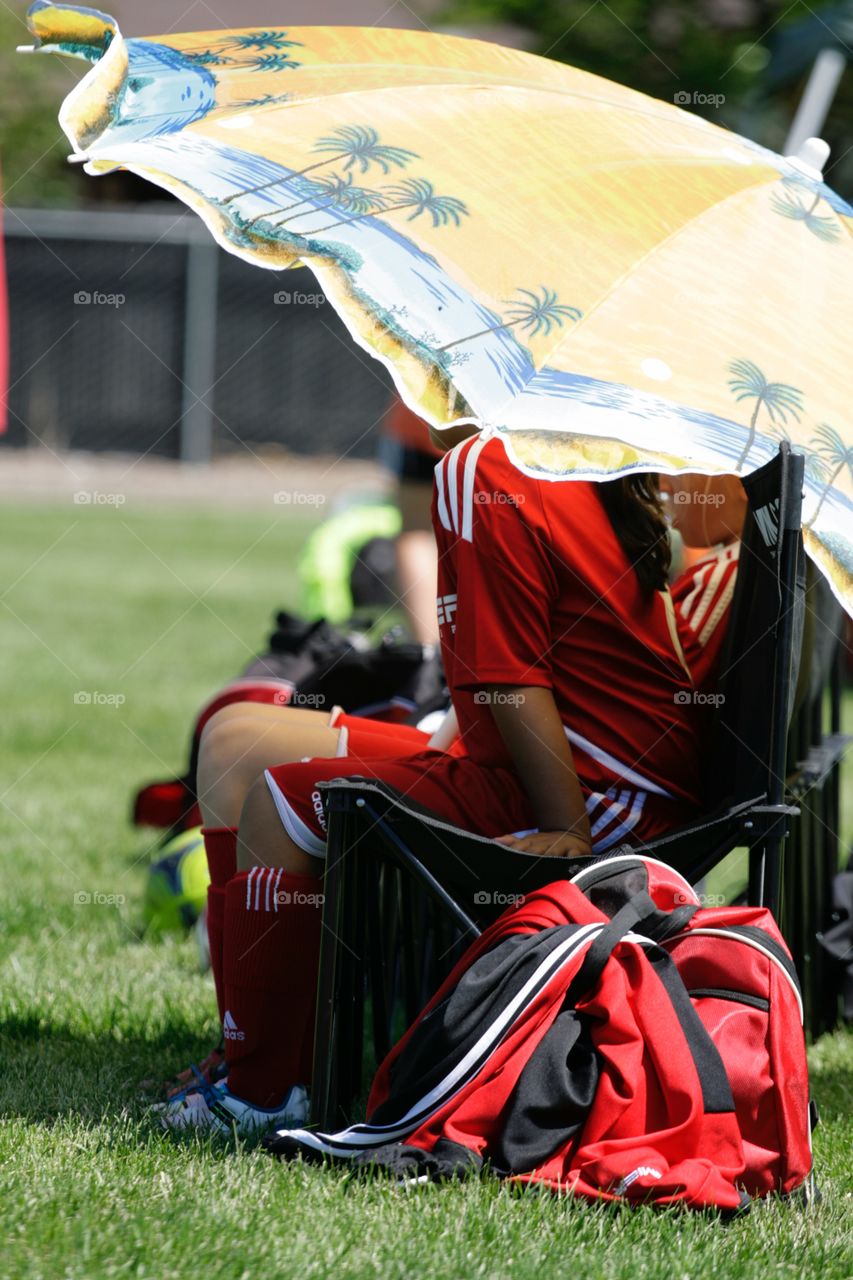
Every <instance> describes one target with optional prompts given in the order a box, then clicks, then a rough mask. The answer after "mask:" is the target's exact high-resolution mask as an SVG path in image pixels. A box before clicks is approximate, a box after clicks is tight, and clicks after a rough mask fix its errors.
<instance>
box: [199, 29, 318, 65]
mask: <svg viewBox="0 0 853 1280" xmlns="http://www.w3.org/2000/svg"><path fill="white" fill-rule="evenodd" d="M303 47H304V46H303V45H302V43H301V42H300V41H299V40H288V39H287V32H286V31H246V32H235V33H233V34H232V35H230V36H226V37H225V38H224V39H222V40H219V41H217V42H216V47H215V48H210V47H208V48H206V49H178V50H176V52H177V53H179V54H180V55H181V57H183V58H186V59H187V60H188V61H189V62H198V63H200V64H201V65H202V66H205V65H210V66H220V65H221V64H222V63H233V62H234V61H235V59H234V58H226V57H224V56H223V55H224V53H225V51H226V50H227V49H236V50H245V51H246V52H249V53H251V52H252V51H257V52H259V53H260V52H263V50H265V49H301V48H303ZM290 65H292V66H298V65H299V63H291V64H290Z"/></svg>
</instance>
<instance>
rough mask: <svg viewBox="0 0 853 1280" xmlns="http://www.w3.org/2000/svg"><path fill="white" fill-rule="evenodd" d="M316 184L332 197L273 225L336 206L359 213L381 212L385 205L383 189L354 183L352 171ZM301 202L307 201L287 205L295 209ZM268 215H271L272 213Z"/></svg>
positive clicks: (281, 210) (273, 211)
mask: <svg viewBox="0 0 853 1280" xmlns="http://www.w3.org/2000/svg"><path fill="white" fill-rule="evenodd" d="M316 185H317V187H318V188H319V189H320V191H321V192H322V193H324V194H326V195H328V196H329V197H330V198H329V199H328V200H326V201H325V202H324V203H323V204H318V205H316V206H315V207H314V208H313V209H305V210H303V212H302V213H291V214H289V215H288V217H286V218H281V219H280V220H279V221H278V222H276V223H274V224H273V225H274V226H276V227H283V226H284V224H285V223H286V222H291V221H292V220H293V219H294V218H304V217H305V216H306V214H308V213H320V212H321V211H322V210H323V209H331V208H333V207H335V206H337V208H339V209H343V210H346V212H347V213H357V214H367V213H379V212H381V211H382V210H383V209H384V207H385V197H384V196H383V195H382V193H381V191H370V190H369V189H368V188H367V187H359V186H356V185H354V183H353V180H352V174H350V173H348V174H347V175H346V177H343V176H341V175H340V174H334V175H333V176H332V177H329V178H325V179H318V180H317V184H316ZM300 204H305V201H304V200H298V201H297V202H296V205H289V206H286V207H287V208H291V209H294V208H296V207H297V205H300ZM284 212H285V210H284V209H274V210H272V213H284ZM266 216H267V217H270V216H271V214H267V215H266Z"/></svg>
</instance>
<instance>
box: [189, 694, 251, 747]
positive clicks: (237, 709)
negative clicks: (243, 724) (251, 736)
mask: <svg viewBox="0 0 853 1280" xmlns="http://www.w3.org/2000/svg"><path fill="white" fill-rule="evenodd" d="M257 706H258V703H257V702H229V704H228V706H227V707H220V708H219V710H218V711H214V713H213V715H212V716H211V717H210V719H209V720H206V721H205V725H204V728H203V729H202V731H201V740H200V743H201V746H202V747H204V743H205V740H206V739H207V738H209V737H211V736H212V735H213V734H214V733H215V732H216V731H217V730H220V729H224V728H226V727H227V726H228V725H230V724H232V723H233V721H235V720H251V719H252V716H253V710H254V708H256V707H257Z"/></svg>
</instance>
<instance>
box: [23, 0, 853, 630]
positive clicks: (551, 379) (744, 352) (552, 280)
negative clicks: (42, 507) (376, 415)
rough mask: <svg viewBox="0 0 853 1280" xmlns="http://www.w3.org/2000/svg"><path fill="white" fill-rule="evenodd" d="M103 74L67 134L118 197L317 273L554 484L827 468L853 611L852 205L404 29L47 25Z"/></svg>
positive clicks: (94, 20) (627, 104)
mask: <svg viewBox="0 0 853 1280" xmlns="http://www.w3.org/2000/svg"><path fill="white" fill-rule="evenodd" d="M28 21H29V25H30V29H31V30H32V32H33V35H34V37H35V47H36V48H37V49H38V50H39V51H41V50H52V51H55V52H63V53H71V54H76V55H78V56H82V57H84V58H87V59H89V60H90V61H91V62H92V63H93V65H92V67H91V68H90V70H89V72H88V74H87V75H86V76H85V77H84V78H83V79H82V80H81V81H80V83H79V84H78V85H77V86H76V88H75V89H74V90H73V91H72V92H71V94H69V96H68V97H67V98H66V100H65V102H64V103H63V105H62V108H61V111H60V123H61V124H62V127H63V129H64V130H65V133H66V135H67V136H68V138H69V140H70V142H71V144H72V147H73V150H74V158H75V159H77V160H79V161H82V162H84V163H85V165H86V170H87V172H89V173H92V174H99V173H105V172H108V171H110V170H113V169H115V168H125V169H128V170H131V171H132V172H134V173H137V174H140V175H142V176H144V177H145V178H147V179H149V180H150V181H151V182H154V183H156V184H157V185H158V186H160V187H163V188H165V189H166V190H167V191H170V192H172V193H173V194H175V195H176V196H178V197H179V198H180V199H181V200H183V201H185V202H186V204H188V205H189V206H190V207H191V208H192V209H194V210H195V211H196V212H197V213H198V214H199V215H200V216H201V217H202V218H203V219H204V221H205V223H206V224H207V226H208V227H209V228H210V230H211V232H212V233H213V235H214V236H215V237H216V239H217V240H218V242H219V243H220V244H221V245H222V246H223V247H224V248H226V249H227V250H229V251H230V252H232V253H235V254H237V255H238V256H240V257H242V258H245V259H246V260H248V261H250V262H254V263H257V264H258V265H259V266H264V267H270V268H276V269H280V268H282V267H290V266H296V265H300V264H303V263H304V264H306V265H308V266H310V267H311V268H312V270H313V271H314V272H315V274H316V276H317V277H318V280H319V282H320V284H321V287H322V291H323V293H324V294H325V296H326V297H327V298H328V299H329V301H330V302H331V303H332V304H333V305H334V307H335V308H336V309H337V311H338V312H339V314H340V315H341V317H342V318H343V320H344V322H345V323H346V325H347V327H348V328H349V331H350V333H351V334H352V335H353V337H354V338H355V340H356V341H357V342H358V343H359V344H361V346H363V347H364V348H365V349H367V350H368V351H369V352H371V354H373V355H374V356H376V357H377V358H378V359H379V360H381V361H382V362H383V363H384V364H385V365H386V366H387V367H388V369H389V370H390V371H391V374H392V376H393V378H394V381H395V383H396V386H397V388H398V390H399V392H400V394H401V395H402V396H403V398H404V399H405V401H406V402H407V404H408V405H409V406H410V408H412V409H413V410H414V411H416V412H417V413H418V414H420V415H421V416H422V417H423V418H424V419H426V420H427V421H428V422H430V423H431V424H433V425H436V426H444V425H447V424H451V423H455V422H462V421H473V422H475V423H476V424H477V425H478V426H481V427H483V428H485V429H487V430H490V431H493V432H497V433H500V434H501V435H502V436H503V437H504V438H505V442H506V445H507V449H508V451H509V454H510V456H511V457H512V459H513V461H514V462H515V463H516V464H517V465H518V466H520V467H522V468H523V469H525V470H527V471H529V472H532V473H534V474H537V475H543V476H547V477H567V478H572V477H583V478H594V479H600V478H602V477H605V476H613V475H618V474H625V473H628V472H631V471H636V470H639V469H656V470H662V471H665V472H670V473H674V472H677V471H679V470H699V471H706V472H708V473H715V472H721V471H734V472H746V471H751V470H752V469H754V468H755V467H757V466H759V465H760V464H762V463H764V462H766V461H767V460H768V459H769V458H770V457H771V456H772V455H773V454H774V453H775V452H776V450H777V448H778V444H779V441H780V440H781V439H788V440H790V441H791V442H792V443H793V445H794V446H795V447H796V448H797V449H798V450H801V451H802V452H803V453H804V454H805V456H806V498H805V507H804V522H805V531H804V535H805V542H806V548H807V550H808V552H809V554H810V555H811V556H812V557H813V559H814V560H815V561H816V562H817V563H818V564H819V566H820V567H821V569H822V570H823V571H824V573H825V574H826V575H827V577H828V578H829V580H830V581H831V583H832V585H833V588H834V590H835V592H836V594H837V595H838V597H839V598H840V599H841V600H842V601H843V602H844V603H845V605H846V606H847V608H848V609H849V610H851V611H853V521H851V510H853V433H851V429H850V405H851V400H853V395H851V392H853V373H851V368H853V366H851V361H850V354H849V344H850V335H851V331H853V325H851V321H853V209H852V208H851V207H850V206H849V205H848V204H847V203H845V201H844V200H842V199H841V198H840V197H839V196H838V195H836V194H835V193H834V192H833V191H832V190H831V189H830V188H829V187H828V186H827V185H826V184H825V183H824V181H823V178H822V174H821V165H822V163H823V162H824V160H825V158H826V148H825V147H824V146H823V144H821V143H820V142H818V141H817V140H812V141H810V142H809V143H808V144H806V147H805V148H804V150H803V152H802V154H801V155H800V156H799V157H795V158H783V157H780V156H778V155H776V154H774V153H773V152H771V151H768V150H766V149H764V148H762V147H759V146H757V145H756V144H754V143H752V142H750V141H748V140H747V139H744V138H742V137H739V136H738V135H736V134H732V133H729V132H727V131H726V130H724V129H722V128H720V127H718V126H716V125H714V124H712V123H710V122H708V121H706V120H704V119H701V118H699V117H697V116H696V115H694V114H692V113H690V112H687V111H684V110H681V109H679V107H678V105H676V103H677V102H678V101H680V100H681V99H683V98H685V95H684V94H679V93H676V94H675V99H676V103H665V102H660V101H657V100H654V99H651V98H648V97H646V96H644V95H642V94H639V93H635V92H633V91H632V90H630V89H627V88H625V87H624V86H622V85H618V84H614V83H611V82H609V81H606V80H603V79H601V78H600V77H597V76H593V75H590V74H587V73H586V72H582V71H578V70H575V69H573V68H571V67H569V66H565V65H563V64H560V63H556V62H552V61H549V60H548V59H545V58H539V57H535V56H533V55H530V54H527V53H522V52H520V51H518V50H512V49H506V48H501V47H498V46H496V45H491V44H487V43H483V42H479V41H475V40H467V39H464V38H459V37H451V36H443V35H436V34H432V33H429V32H412V31H398V30H382V29H378V28H365V29H361V28H349V27H341V28H326V27H303V28H299V29H295V28H289V27H284V26H282V27H276V28H274V29H273V28H270V29H253V30H246V31H231V30H222V31H208V32H203V33H182V34H174V33H170V34H168V35H163V36H154V37H151V38H150V39H127V40H125V39H123V38H122V36H121V34H120V32H119V30H118V28H117V26H116V23H115V21H114V20H113V19H112V18H110V17H109V16H107V15H104V14H101V13H98V12H96V11H94V10H90V9H81V8H78V7H76V6H67V5H55V4H49V3H46V2H45V0H39V2H38V3H36V4H35V5H33V6H32V7H31V9H30V11H29V16H28Z"/></svg>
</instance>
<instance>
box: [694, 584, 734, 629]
mask: <svg viewBox="0 0 853 1280" xmlns="http://www.w3.org/2000/svg"><path fill="white" fill-rule="evenodd" d="M734 593H735V574H734V573H731V574H730V575H729V579H728V582H726V583H725V585H724V587H723V589H722V591H721V592H720V594H719V596H718V597H717V603H716V604H715V605H714V608H713V609H712V610H711V612H710V613H709V615H708V620H707V622H706V623H705V625H704V627H703V628H702V630H701V631H700V632H699V643H700V644H701V645H706V644H707V643H708V641H709V640H710V639H711V636H712V635H713V634H714V632H715V631H716V629H717V627H718V626H719V624H720V621H721V619H722V618H723V617H724V615H725V612H726V610H727V609H728V607H729V605H730V604H731V602H732V596H733V595H734Z"/></svg>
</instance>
